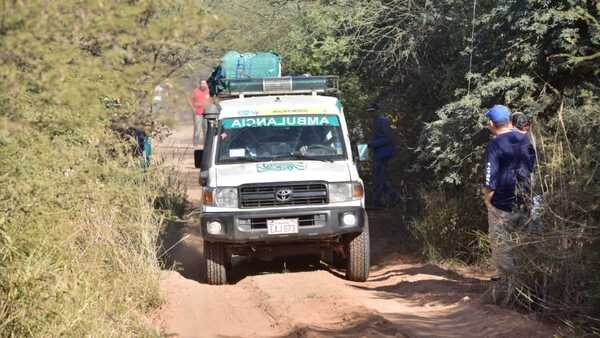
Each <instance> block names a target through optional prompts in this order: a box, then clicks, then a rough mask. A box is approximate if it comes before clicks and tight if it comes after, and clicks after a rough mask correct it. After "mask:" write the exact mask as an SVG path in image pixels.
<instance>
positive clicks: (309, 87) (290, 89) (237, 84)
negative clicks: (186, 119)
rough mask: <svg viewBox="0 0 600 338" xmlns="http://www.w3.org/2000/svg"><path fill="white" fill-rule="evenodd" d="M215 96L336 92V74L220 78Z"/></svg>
mask: <svg viewBox="0 0 600 338" xmlns="http://www.w3.org/2000/svg"><path fill="white" fill-rule="evenodd" d="M219 87H220V88H219V92H218V94H217V96H219V97H222V98H226V97H235V96H237V97H244V96H258V95H275V94H279V95H283V94H313V95H316V94H317V93H337V92H338V77H337V76H284V77H272V78H258V79H221V80H220V85H219Z"/></svg>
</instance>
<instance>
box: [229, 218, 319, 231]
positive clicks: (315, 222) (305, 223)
mask: <svg viewBox="0 0 600 338" xmlns="http://www.w3.org/2000/svg"><path fill="white" fill-rule="evenodd" d="M296 218H297V219H298V226H299V227H309V226H322V225H324V224H325V223H326V222H327V216H326V215H325V214H317V215H301V216H286V217H277V219H296ZM268 219H269V218H265V217H259V218H242V219H240V220H239V224H240V226H242V227H244V228H246V227H247V226H248V225H249V226H250V229H252V230H257V229H266V228H267V220H268Z"/></svg>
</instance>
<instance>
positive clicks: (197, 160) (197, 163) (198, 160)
mask: <svg viewBox="0 0 600 338" xmlns="http://www.w3.org/2000/svg"><path fill="white" fill-rule="evenodd" d="M203 152H204V150H202V149H195V150H194V167H196V168H201V167H202V153H203Z"/></svg>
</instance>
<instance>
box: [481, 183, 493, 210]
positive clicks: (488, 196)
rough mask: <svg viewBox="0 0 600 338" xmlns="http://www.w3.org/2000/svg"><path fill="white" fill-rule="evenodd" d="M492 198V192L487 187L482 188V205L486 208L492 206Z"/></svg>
mask: <svg viewBox="0 0 600 338" xmlns="http://www.w3.org/2000/svg"><path fill="white" fill-rule="evenodd" d="M493 196H494V191H493V190H490V188H488V187H483V203H485V206H486V207H488V208H489V207H491V206H492V197H493Z"/></svg>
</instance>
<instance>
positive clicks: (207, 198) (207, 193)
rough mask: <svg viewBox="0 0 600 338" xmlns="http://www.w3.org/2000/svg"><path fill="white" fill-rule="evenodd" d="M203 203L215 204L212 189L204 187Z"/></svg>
mask: <svg viewBox="0 0 600 338" xmlns="http://www.w3.org/2000/svg"><path fill="white" fill-rule="evenodd" d="M202 204H204V205H214V204H215V197H214V195H213V191H212V189H208V188H204V189H202Z"/></svg>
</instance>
